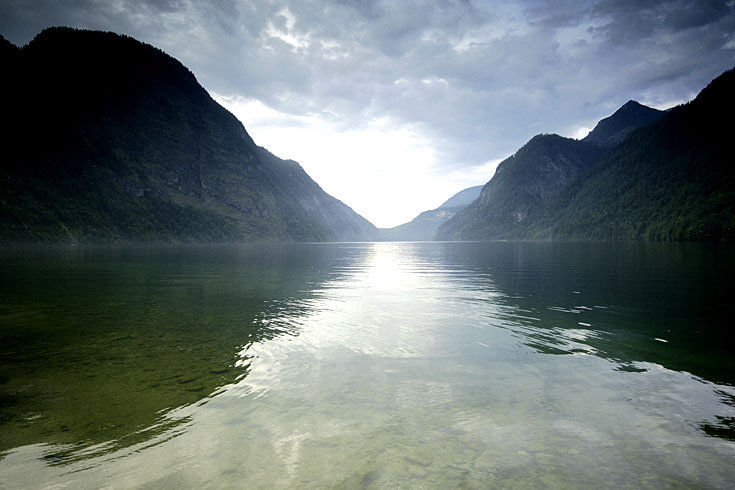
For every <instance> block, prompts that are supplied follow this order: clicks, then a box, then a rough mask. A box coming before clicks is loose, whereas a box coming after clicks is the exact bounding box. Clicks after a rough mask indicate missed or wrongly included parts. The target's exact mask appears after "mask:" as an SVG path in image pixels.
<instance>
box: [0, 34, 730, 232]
mask: <svg viewBox="0 0 735 490" xmlns="http://www.w3.org/2000/svg"><path fill="white" fill-rule="evenodd" d="M0 66H2V68H3V76H2V77H0V93H1V94H2V97H3V112H2V116H1V117H0V121H1V123H0V124H2V128H1V131H2V135H3V153H4V154H3V158H2V159H1V160H0V243H13V242H17V243H22V242H52V243H76V242H82V243H84V242H137V241H145V242H150V241H164V242H206V241H356V240H360V241H362V240H365V241H372V240H410V241H414V240H431V239H438V240H502V239H514V240H524V239H531V240H732V239H733V238H735V170H733V164H732V161H733V158H732V152H731V151H730V150H728V148H729V146H728V141H729V140H730V139H731V138H732V123H731V122H730V118H731V115H732V114H733V113H734V112H735V71H733V70H730V71H727V72H725V73H724V74H722V75H721V76H720V77H718V78H717V79H715V80H714V81H713V82H711V83H710V84H709V85H708V86H707V87H706V88H705V89H704V90H702V92H701V93H700V94H699V95H698V96H697V98H696V99H695V100H693V101H692V102H690V103H688V104H684V105H682V106H678V107H675V108H673V109H670V110H668V111H665V112H662V111H658V110H656V109H652V108H649V107H645V106H643V105H641V104H639V103H637V102H634V101H629V102H628V103H626V104H625V105H623V106H622V107H621V108H620V109H619V110H618V111H616V112H615V113H614V114H612V115H611V116H610V117H608V118H605V119H603V120H601V121H600V122H599V123H598V124H597V126H596V127H595V129H594V130H592V131H591V132H590V133H589V135H588V136H587V137H586V138H584V139H583V140H581V141H578V140H573V139H569V138H563V137H561V136H558V135H552V134H542V135H537V136H535V137H533V138H532V139H531V140H530V141H529V142H528V143H526V144H525V145H524V146H523V147H522V148H520V149H519V150H518V151H517V152H516V153H515V154H514V155H512V156H511V157H509V158H507V159H506V160H504V161H503V162H502V163H501V164H500V165H499V166H498V168H497V171H496V173H495V175H494V176H493V177H492V179H490V181H489V182H488V183H487V184H485V185H484V186H482V187H479V186H478V187H472V188H469V189H465V190H463V191H462V192H460V193H458V194H457V195H455V196H453V197H452V198H450V199H449V200H448V201H447V202H445V203H444V204H442V205H441V206H440V207H439V208H437V209H434V210H430V211H425V212H423V213H421V214H419V215H418V216H417V217H416V218H415V219H413V220H412V221H411V222H409V223H405V224H403V225H400V226H398V227H395V228H390V229H382V230H378V229H377V228H375V227H374V226H373V225H372V224H371V223H370V222H368V221H367V220H365V219H364V218H362V217H361V216H359V215H358V214H357V213H355V212H354V211H353V210H352V209H350V208H349V207H348V206H346V205H345V204H343V203H342V202H340V201H338V200H337V199H335V198H333V197H332V196H330V195H328V194H327V193H325V192H324V191H323V190H322V189H321V188H320V187H319V185H318V184H317V183H316V182H314V181H313V180H312V179H311V178H310V177H309V176H308V175H307V174H306V172H304V170H303V169H302V168H301V166H299V164H298V163H296V162H294V161H291V160H282V159H280V158H278V157H276V156H274V155H273V154H271V153H270V152H268V151H267V150H266V149H264V148H261V147H259V146H257V145H256V144H255V143H254V142H253V140H252V139H251V138H250V136H249V135H248V133H247V131H246V130H245V128H244V127H243V126H242V124H241V123H240V122H239V121H238V120H237V119H236V118H235V117H234V116H233V115H232V114H230V113H229V112H228V111H226V110H225V109H224V108H222V107H221V106H219V105H218V104H217V103H216V102H215V101H214V100H212V98H211V97H210V96H209V94H208V93H207V92H206V91H205V90H204V89H203V88H202V87H201V86H200V85H199V83H198V82H197V81H196V78H195V77H194V75H193V74H192V73H191V72H190V71H189V70H188V69H186V68H185V67H184V66H183V65H182V64H181V63H179V62H178V61H176V60H175V59H173V58H171V57H170V56H168V55H166V54H165V53H163V52H162V51H160V50H158V49H156V48H153V47H151V46H149V45H146V44H143V43H140V42H138V41H136V40H134V39H132V38H129V37H126V36H120V35H117V34H113V33H105V32H97V31H80V30H75V29H70V28H51V29H47V30H45V31H43V32H41V33H40V34H39V35H38V36H37V37H36V38H35V39H34V40H33V41H31V42H30V43H29V44H28V45H26V46H23V47H22V48H18V47H16V46H14V45H13V44H11V43H10V42H8V41H7V40H5V39H4V38H2V37H0Z"/></svg>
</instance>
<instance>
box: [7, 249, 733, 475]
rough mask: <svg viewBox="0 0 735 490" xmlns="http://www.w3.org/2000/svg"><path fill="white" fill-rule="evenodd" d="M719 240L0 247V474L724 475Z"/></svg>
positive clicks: (728, 385)
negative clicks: (586, 242)
mask: <svg viewBox="0 0 735 490" xmlns="http://www.w3.org/2000/svg"><path fill="white" fill-rule="evenodd" d="M734 277H735V250H734V249H733V248H732V247H727V246H724V245H717V244H714V245H713V244H637V243H636V244H628V243H623V244H570V243H564V244H560V243H556V244H552V243H417V244H408V243H405V244H400V243H395V244H394V243H377V244H313V245H311V244H302V245H268V246H259V245H233V246H225V245H220V246H181V247H174V246H171V247H90V248H84V247H77V248H33V249H26V250H20V249H0V488H44V487H53V488H65V487H68V488H99V487H103V486H111V487H114V488H140V487H149V488H194V487H196V488H199V487H210V488H221V487H231V488H271V487H274V486H275V487H348V488H353V487H369V488H370V487H385V486H388V487H405V488H442V487H471V488H478V487H493V486H497V487H510V488H514V487H552V488H553V487H563V488H569V487H578V488H589V487H604V488H642V487H643V488H645V487H649V488H660V487H684V488H692V487H698V488H702V487H713V488H727V487H732V484H733V481H735V387H734V383H735V357H734V356H733V345H734V342H733V341H734V340H735V330H733V329H732V328H731V327H732V306H733V300H735V298H734V297H733V295H732V293H731V291H732V286H731V282H732V280H733V278H734Z"/></svg>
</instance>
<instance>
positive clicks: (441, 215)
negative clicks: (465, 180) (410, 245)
mask: <svg viewBox="0 0 735 490" xmlns="http://www.w3.org/2000/svg"><path fill="white" fill-rule="evenodd" d="M481 190H482V186H481V185H476V186H474V187H468V188H467V189H463V190H461V191H459V192H458V193H456V194H455V195H453V196H452V197H450V198H449V199H447V200H446V201H445V202H444V204H442V205H441V206H439V207H438V208H436V209H432V210H430V211H424V212H423V213H421V214H419V215H418V216H416V217H415V218H414V219H413V220H411V221H409V222H408V223H404V224H402V225H398V226H395V227H393V228H380V229H379V230H380V239H381V240H383V241H388V242H422V241H431V240H433V239H434V236H435V235H436V231H437V230H438V229H439V226H440V225H441V224H442V223H444V222H445V221H447V220H448V219H449V218H451V217H452V216H454V215H455V214H456V213H457V212H458V211H460V210H462V209H464V208H466V207H467V206H469V205H470V203H472V201H474V200H475V199H477V197H478V196H479V195H480V191H481Z"/></svg>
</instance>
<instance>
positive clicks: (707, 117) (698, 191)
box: [437, 70, 735, 240]
mask: <svg viewBox="0 0 735 490" xmlns="http://www.w3.org/2000/svg"><path fill="white" fill-rule="evenodd" d="M733 89H735V70H728V71H726V72H725V73H723V74H722V75H720V76H719V77H717V78H716V79H715V80H713V81H712V82H711V83H710V84H708V85H707V87H705V88H704V89H703V90H702V91H701V92H700V94H699V95H698V96H697V97H696V98H695V99H694V100H693V101H691V102H689V103H687V104H683V105H681V106H678V107H675V108H673V109H670V110H669V111H666V112H664V113H662V114H653V113H650V112H648V111H646V112H648V113H649V115H655V116H656V117H655V119H654V120H653V121H652V122H650V123H648V124H642V125H641V126H639V127H637V128H634V129H630V130H628V128H626V126H625V124H621V125H618V127H624V128H626V131H627V132H626V136H625V138H624V139H623V140H622V141H620V142H619V143H617V144H614V145H611V144H606V140H607V138H602V143H603V144H601V145H599V144H595V143H589V142H586V141H582V143H587V144H591V145H596V146H597V147H598V148H600V149H601V150H602V153H600V155H599V157H598V158H596V159H595V161H593V162H592V164H591V165H590V166H589V167H588V168H587V169H586V170H585V171H584V172H581V173H579V175H577V177H576V178H574V179H571V180H569V181H568V182H566V183H565V185H563V186H562V187H561V188H558V186H557V187H556V189H557V192H555V193H553V195H551V196H550V198H549V199H546V200H544V202H542V203H541V204H540V205H538V206H536V207H532V208H530V212H529V213H528V214H527V215H525V216H523V219H518V220H516V222H515V223H509V222H508V220H507V219H506V220H505V221H501V220H499V218H498V217H497V215H498V208H500V209H501V210H502V209H503V205H504V204H506V203H505V202H504V201H503V200H502V199H498V198H497V196H495V195H494V194H493V189H500V190H501V191H503V192H506V193H507V192H508V189H509V188H510V189H512V186H504V185H503V182H502V180H503V172H505V171H506V170H507V169H509V168H510V169H511V170H513V169H515V167H516V165H514V163H515V161H514V160H513V159H515V158H517V156H518V155H519V154H521V150H523V148H522V149H521V150H519V152H518V153H516V155H514V156H513V157H510V158H509V159H507V160H506V161H504V162H503V163H501V165H500V166H499V167H498V172H496V175H495V176H494V177H493V178H492V179H491V180H490V181H489V182H488V183H487V184H486V185H485V187H484V188H483V191H482V193H481V196H480V199H478V201H476V202H475V203H473V204H472V205H470V206H468V207H467V208H466V209H464V210H463V211H462V212H460V213H458V214H457V215H455V216H454V217H453V218H452V219H450V220H449V221H447V222H446V223H444V224H443V225H442V226H441V227H440V229H439V231H438V233H437V238H438V239H448V240H497V239H522V240H523V239H526V240H527V239H533V240H539V239H540V240H552V239H555V240H732V239H733V238H734V237H735V172H734V171H733V168H732V165H731V164H729V161H730V160H731V157H730V155H729V154H728V152H727V149H726V142H727V141H728V140H729V138H730V137H731V135H729V131H730V130H731V128H729V127H727V125H723V124H719V123H718V122H719V121H724V120H727V115H728V114H731V113H732V111H733V110H735V95H733V93H735V90H733ZM636 104H637V103H636ZM619 112H620V111H616V113H615V114H618V116H620V115H621V114H619ZM615 114H613V116H615ZM613 116H611V117H613ZM623 116H625V114H624V113H623ZM606 119H607V120H608V123H609V122H610V121H609V120H610V118H606ZM613 122H614V121H613ZM598 126H599V125H598ZM604 126H605V125H603V129H604ZM612 126H613V129H614V128H615V125H614V124H613V125H612ZM602 133H603V134H606V135H615V134H618V133H619V132H618V131H615V130H611V131H607V129H606V130H605V131H604V132H602ZM535 138H537V137H535ZM535 138H534V139H535ZM534 139H532V140H531V141H529V143H527V145H526V146H528V145H529V144H530V143H531V142H533V141H534ZM526 146H524V148H525V147H526ZM547 157H548V155H547ZM527 164H528V165H529V166H530V167H532V168H533V167H534V163H533V162H527ZM515 170H516V171H517V169H515ZM529 182H531V183H533V182H534V181H533V179H531V180H530V181H525V182H524V181H522V180H521V181H517V182H515V185H518V186H520V187H521V188H523V187H528V186H529V185H530V184H529ZM536 183H537V184H538V185H539V186H541V187H542V188H543V187H548V185H549V182H548V181H547V180H544V179H543V178H542V179H537V180H536ZM551 187H552V188H553V187H554V186H553V185H552V186H551ZM497 192H498V191H496V193H497ZM506 214H507V213H506Z"/></svg>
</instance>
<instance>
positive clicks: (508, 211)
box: [436, 134, 607, 240]
mask: <svg viewBox="0 0 735 490" xmlns="http://www.w3.org/2000/svg"><path fill="white" fill-rule="evenodd" d="M606 152H607V150H606V149H605V148H603V147H601V146H599V145H595V144H592V143H587V142H584V141H577V140H573V139H569V138H563V137H561V136H558V135H555V134H542V135H537V136H534V137H533V138H532V139H531V140H530V141H529V142H528V143H526V144H525V145H524V146H523V147H522V148H521V149H520V150H518V152H516V154H515V155H513V156H511V157H509V158H506V159H505V160H503V161H502V162H501V163H500V165H498V168H497V170H496V171H495V175H494V176H493V178H492V179H491V180H490V182H488V183H487V184H485V186H484V187H483V188H482V191H481V192H480V197H479V198H478V199H477V200H476V201H474V202H473V203H472V204H470V205H469V206H467V207H466V208H464V209H462V210H461V211H459V212H458V213H456V215H455V216H453V217H452V218H451V219H449V220H448V221H447V222H446V223H444V224H442V225H441V226H440V227H439V229H438V231H437V234H436V239H437V240H494V239H498V238H505V237H506V236H508V235H509V234H512V233H513V231H514V230H515V229H516V228H517V227H518V225H519V223H522V222H523V221H524V220H526V219H527V218H528V217H529V216H533V214H534V213H535V212H536V211H537V210H538V209H540V208H542V207H543V206H544V205H545V204H546V203H547V202H548V201H549V200H550V199H551V198H552V197H554V196H555V195H556V194H558V193H559V192H561V190H562V189H564V187H566V186H567V185H568V184H569V183H571V182H572V181H574V180H575V179H577V178H578V177H579V176H580V175H582V174H583V173H584V172H585V171H587V170H589V169H590V168H591V167H592V166H593V165H594V164H595V163H596V162H597V161H598V160H599V159H600V157H601V156H602V155H603V154H605V153H606Z"/></svg>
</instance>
